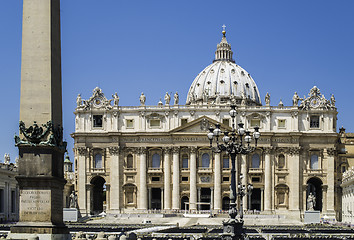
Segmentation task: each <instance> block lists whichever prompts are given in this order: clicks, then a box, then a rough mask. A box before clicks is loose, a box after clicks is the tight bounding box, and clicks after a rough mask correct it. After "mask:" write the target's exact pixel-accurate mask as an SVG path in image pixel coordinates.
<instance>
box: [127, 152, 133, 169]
mask: <svg viewBox="0 0 354 240" xmlns="http://www.w3.org/2000/svg"><path fill="white" fill-rule="evenodd" d="M127 168H134V162H133V155H131V154H129V155H128V156H127Z"/></svg>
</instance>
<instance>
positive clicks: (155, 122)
mask: <svg viewBox="0 0 354 240" xmlns="http://www.w3.org/2000/svg"><path fill="white" fill-rule="evenodd" d="M160 122H161V121H160V119H151V120H150V127H152V128H153V127H155V128H156V127H160Z"/></svg>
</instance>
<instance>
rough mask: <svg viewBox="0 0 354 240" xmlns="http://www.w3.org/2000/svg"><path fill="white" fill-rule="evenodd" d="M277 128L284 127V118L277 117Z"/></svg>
mask: <svg viewBox="0 0 354 240" xmlns="http://www.w3.org/2000/svg"><path fill="white" fill-rule="evenodd" d="M278 128H285V119H278Z"/></svg>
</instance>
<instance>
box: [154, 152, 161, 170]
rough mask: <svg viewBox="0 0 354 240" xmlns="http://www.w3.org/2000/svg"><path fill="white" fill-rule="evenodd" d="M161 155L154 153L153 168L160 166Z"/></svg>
mask: <svg viewBox="0 0 354 240" xmlns="http://www.w3.org/2000/svg"><path fill="white" fill-rule="evenodd" d="M160 160H161V158H160V155H159V154H157V153H155V154H154V155H152V168H160Z"/></svg>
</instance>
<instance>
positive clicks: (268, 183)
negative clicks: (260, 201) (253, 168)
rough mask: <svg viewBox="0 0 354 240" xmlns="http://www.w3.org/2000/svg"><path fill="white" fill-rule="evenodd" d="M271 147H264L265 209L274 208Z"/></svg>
mask: <svg viewBox="0 0 354 240" xmlns="http://www.w3.org/2000/svg"><path fill="white" fill-rule="evenodd" d="M270 151H271V148H265V149H264V211H271V210H272V206H271V205H272V188H273V186H272V163H271V161H270Z"/></svg>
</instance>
